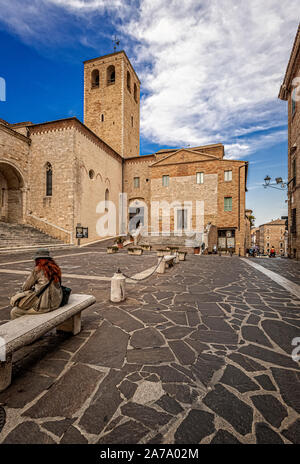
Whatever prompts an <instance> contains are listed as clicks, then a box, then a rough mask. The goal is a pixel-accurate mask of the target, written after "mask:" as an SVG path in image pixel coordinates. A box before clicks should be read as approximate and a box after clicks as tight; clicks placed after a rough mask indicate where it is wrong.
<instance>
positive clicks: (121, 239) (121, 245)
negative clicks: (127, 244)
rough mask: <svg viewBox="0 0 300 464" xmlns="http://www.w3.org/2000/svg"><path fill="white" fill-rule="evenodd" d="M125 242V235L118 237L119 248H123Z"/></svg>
mask: <svg viewBox="0 0 300 464" xmlns="http://www.w3.org/2000/svg"><path fill="white" fill-rule="evenodd" d="M123 242H124V238H123V237H117V239H116V243H117V246H118V248H123Z"/></svg>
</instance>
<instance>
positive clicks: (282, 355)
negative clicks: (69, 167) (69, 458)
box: [0, 246, 300, 444]
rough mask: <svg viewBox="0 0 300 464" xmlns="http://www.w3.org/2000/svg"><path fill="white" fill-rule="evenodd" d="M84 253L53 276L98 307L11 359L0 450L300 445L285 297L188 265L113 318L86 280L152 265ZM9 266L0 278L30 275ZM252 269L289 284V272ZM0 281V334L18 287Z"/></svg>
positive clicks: (292, 329) (294, 315) (290, 303)
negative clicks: (67, 331) (71, 332)
mask: <svg viewBox="0 0 300 464" xmlns="http://www.w3.org/2000/svg"><path fill="white" fill-rule="evenodd" d="M88 250H89V248H86V249H85V252H87V251H88ZM92 250H93V253H85V254H82V256H80V251H78V254H77V255H76V252H74V250H73V251H72V253H71V251H70V253H69V254H70V256H64V257H62V258H59V255H60V254H61V255H62V254H65V253H63V252H59V251H57V252H56V255H57V256H58V257H57V258H56V259H57V261H58V263H59V264H60V265H61V266H62V268H63V271H64V272H65V273H73V274H75V273H76V274H78V275H82V278H79V279H73V280H72V278H69V279H68V280H67V282H66V283H67V284H68V285H70V286H71V287H72V288H73V291H74V292H76V293H80V292H82V293H88V292H89V293H92V294H94V295H95V296H96V299H97V303H96V304H95V305H94V306H93V307H91V308H89V309H87V310H86V311H84V313H83V330H82V332H81V333H80V334H79V335H77V336H76V337H70V336H67V335H62V334H56V333H55V332H50V333H49V334H47V335H46V336H44V337H42V338H41V339H40V340H39V341H38V342H36V343H34V344H32V345H30V346H28V347H25V348H24V349H22V350H20V351H19V352H17V353H16V354H15V357H14V367H13V383H12V385H11V386H10V387H9V388H8V389H7V390H6V391H4V392H2V393H0V442H1V443H100V444H117V443H121V444H125V443H152V444H160V443H161V444H162V443H168V444H170V443H175V444H198V443H234V444H235V443H236V444H238V443H253V444H254V443H299V442H300V438H299V437H300V363H299V362H296V361H294V360H293V359H292V350H293V349H294V348H295V346H292V340H293V339H294V338H296V337H300V317H299V316H300V301H299V300H298V299H297V298H296V297H295V295H293V294H291V293H289V292H288V291H287V290H285V289H284V288H283V287H282V286H280V285H278V284H277V283H275V282H274V281H272V280H271V279H270V278H269V277H267V276H266V275H264V274H262V273H261V272H259V271H258V270H256V269H254V268H252V267H250V266H248V265H247V264H246V263H245V262H243V261H242V260H241V259H239V258H238V257H232V258H228V257H219V256H203V257H202V256H201V257H199V256H194V255H188V256H187V261H186V262H181V263H180V264H178V265H176V266H175V267H173V268H171V269H169V270H167V273H166V274H164V275H158V274H154V275H153V276H152V277H150V278H149V279H147V280H144V281H142V282H139V283H136V284H133V283H130V284H127V299H126V301H125V302H123V303H120V304H113V303H111V302H110V301H109V287H110V283H109V282H108V281H88V279H87V276H89V275H96V276H97V275H102V276H108V277H111V276H112V274H113V273H114V272H115V270H116V267H121V269H123V270H124V271H125V272H126V273H128V274H129V275H133V274H136V273H138V272H141V271H142V270H145V269H147V268H150V267H152V266H153V265H154V264H155V263H156V262H157V258H156V256H155V255H154V254H153V253H147V254H145V255H143V256H142V257H135V256H128V255H127V254H126V253H125V252H122V253H119V254H118V255H106V254H105V253H101V252H102V251H103V247H102V248H101V246H99V247H97V246H94V247H93V248H92ZM81 251H82V250H81ZM99 251H100V253H99ZM22 257H23V258H24V259H28V257H29V258H30V255H29V254H28V253H27V254H26V255H25V254H24V255H21V254H20V253H19V254H18V255H14V256H13V257H11V256H10V257H9V259H7V256H6V258H5V259H6V261H5V260H3V256H1V259H0V263H1V262H2V264H0V268H2V269H4V270H5V269H9V270H26V269H30V263H18V264H17V263H14V261H20V260H22ZM263 261H268V264H267V266H268V268H269V269H270V270H273V271H274V272H279V271H280V269H279V270H278V267H279V268H280V265H281V263H283V264H282V266H283V267H282V269H283V273H284V274H285V277H286V278H291V277H289V276H291V275H292V274H293V276H294V279H296V278H297V273H298V271H297V269H298V268H297V266H298V263H295V262H292V261H289V262H288V261H286V260H257V262H259V264H261V265H264V264H263ZM5 262H10V263H11V264H9V265H6V264H5ZM273 263H274V264H273ZM272 265H274V267H272ZM287 273H289V275H288V274H287ZM0 278H1V283H2V285H1V288H2V294H1V300H0V307H1V306H2V309H0V323H4V322H5V321H6V320H8V318H9V308H8V307H7V301H8V296H9V295H11V294H13V293H14V292H15V291H16V290H17V289H18V288H19V286H20V284H21V283H22V281H23V278H24V276H22V275H19V274H5V273H4V274H1V277H0ZM294 281H295V280H294ZM1 429H2V430H1Z"/></svg>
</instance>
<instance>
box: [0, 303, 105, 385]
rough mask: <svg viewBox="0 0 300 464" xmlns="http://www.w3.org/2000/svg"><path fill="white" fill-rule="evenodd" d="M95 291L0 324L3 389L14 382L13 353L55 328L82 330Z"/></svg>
mask: <svg viewBox="0 0 300 464" xmlns="http://www.w3.org/2000/svg"><path fill="white" fill-rule="evenodd" d="M95 301H96V299H95V297H94V296H92V295H71V296H70V299H69V303H68V304H67V305H65V306H62V307H61V308H58V309H55V310H54V311H50V312H49V313H44V314H34V315H28V316H22V317H19V318H17V319H15V320H13V321H10V322H7V323H5V324H3V325H1V326H0V391H3V390H5V389H6V388H7V387H8V386H9V385H10V384H11V373H12V355H13V352H14V351H17V350H18V349H19V348H22V347H23V346H26V345H29V344H30V343H33V342H34V341H36V340H38V339H39V338H40V337H41V336H42V335H44V334H45V333H47V332H49V331H50V330H52V329H54V328H56V330H60V331H63V332H69V333H72V334H73V335H77V334H78V333H79V332H80V331H81V311H83V310H84V309H86V308H88V307H89V306H91V305H93V304H94V303H95Z"/></svg>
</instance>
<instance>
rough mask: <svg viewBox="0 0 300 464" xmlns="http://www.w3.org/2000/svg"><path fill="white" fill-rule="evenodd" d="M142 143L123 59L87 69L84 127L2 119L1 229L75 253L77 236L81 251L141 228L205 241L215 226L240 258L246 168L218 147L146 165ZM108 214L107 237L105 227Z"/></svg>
mask: <svg viewBox="0 0 300 464" xmlns="http://www.w3.org/2000/svg"><path fill="white" fill-rule="evenodd" d="M139 134H140V81H139V78H138V76H137V74H136V72H135V70H134V69H133V67H132V65H131V63H130V61H129V59H128V57H127V55H126V54H125V52H124V51H120V52H116V53H113V54H110V55H106V56H102V57H99V58H95V59H92V60H88V61H86V62H84V123H82V122H80V121H79V120H78V119H77V118H74V117H73V118H66V119H61V120H57V121H49V122H44V123H41V124H32V123H31V122H24V123H16V124H10V123H8V122H6V121H4V120H0V194H1V196H0V221H2V222H10V223H21V224H29V225H31V226H33V227H35V228H37V229H39V230H41V231H43V232H45V233H47V234H49V235H51V236H53V237H55V238H59V239H60V240H63V241H64V242H65V243H73V244H76V243H77V242H76V228H78V227H85V228H86V230H88V234H87V236H86V237H85V238H81V244H84V243H89V242H95V241H97V240H103V239H105V238H108V235H109V236H114V235H120V234H126V233H127V232H128V228H129V229H130V230H132V228H135V227H139V226H143V230H144V233H145V234H148V236H149V240H150V238H151V237H152V236H156V237H157V236H159V235H160V234H162V235H168V234H170V235H174V234H180V233H183V234H186V236H192V234H193V233H194V235H195V234H196V236H197V237H198V238H199V237H201V233H202V232H203V230H204V229H205V228H206V227H207V225H214V226H215V228H216V231H217V238H216V241H217V245H218V247H219V248H221V249H223V250H226V249H228V248H233V249H235V251H236V253H238V254H240V255H244V253H245V249H246V248H247V243H246V236H247V228H248V227H249V220H248V218H247V215H246V210H245V192H246V190H247V188H246V184H247V171H248V163H247V162H245V161H239V160H228V159H225V158H224V146H223V145H222V144H212V145H207V146H202V147H193V148H190V147H189V148H178V149H171V150H170V149H166V150H160V151H158V152H157V153H153V154H150V155H145V156H140V155H139V144H140V142H139ZM111 207H113V213H114V216H115V218H116V219H115V224H114V226H113V228H112V229H110V233H109V234H107V233H104V232H103V229H101V228H99V220H100V219H101V218H102V219H103V215H107V216H109V214H110V213H111V211H110V209H111ZM104 222H105V221H104ZM104 222H103V220H102V224H103V223H104ZM108 222H109V221H108Z"/></svg>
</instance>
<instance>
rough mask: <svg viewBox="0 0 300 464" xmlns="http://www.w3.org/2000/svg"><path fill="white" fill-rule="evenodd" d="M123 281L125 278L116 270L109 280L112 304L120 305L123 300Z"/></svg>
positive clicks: (124, 296)
mask: <svg viewBox="0 0 300 464" xmlns="http://www.w3.org/2000/svg"><path fill="white" fill-rule="evenodd" d="M125 280H126V278H125V276H123V274H122V272H121V271H120V270H119V269H118V271H117V272H116V273H115V274H114V275H113V277H112V279H111V287H110V301H112V302H113V303H120V302H121V301H124V300H125V298H126V292H125Z"/></svg>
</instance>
